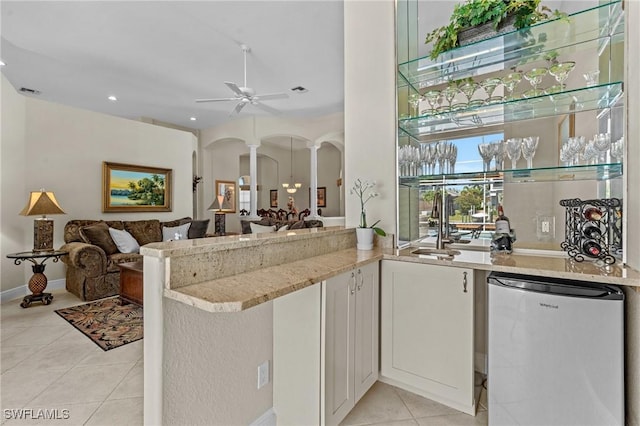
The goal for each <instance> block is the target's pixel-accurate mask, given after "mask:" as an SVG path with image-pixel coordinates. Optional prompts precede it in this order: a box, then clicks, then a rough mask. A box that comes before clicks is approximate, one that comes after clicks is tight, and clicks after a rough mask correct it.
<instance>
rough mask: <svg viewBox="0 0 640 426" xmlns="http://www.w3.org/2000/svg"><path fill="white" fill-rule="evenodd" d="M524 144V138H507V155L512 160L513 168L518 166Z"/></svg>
mask: <svg viewBox="0 0 640 426" xmlns="http://www.w3.org/2000/svg"><path fill="white" fill-rule="evenodd" d="M521 145H522V138H509V139H507V155H508V156H509V159H510V160H511V168H512V169H515V168H517V164H518V160H519V159H520V154H521V153H522V149H521V148H520V146H521Z"/></svg>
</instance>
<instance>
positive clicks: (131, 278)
mask: <svg viewBox="0 0 640 426" xmlns="http://www.w3.org/2000/svg"><path fill="white" fill-rule="evenodd" d="M118 268H120V297H122V298H123V299H126V300H128V301H131V302H133V303H137V304H138V305H142V304H143V301H144V296H143V295H144V289H143V287H144V281H143V275H144V264H143V263H142V261H139V262H127V263H119V264H118Z"/></svg>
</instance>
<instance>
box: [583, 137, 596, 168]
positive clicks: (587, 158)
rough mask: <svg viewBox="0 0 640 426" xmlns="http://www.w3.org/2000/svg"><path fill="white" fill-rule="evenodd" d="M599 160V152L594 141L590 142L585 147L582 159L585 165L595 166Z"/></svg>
mask: <svg viewBox="0 0 640 426" xmlns="http://www.w3.org/2000/svg"><path fill="white" fill-rule="evenodd" d="M597 158H598V150H597V149H596V147H595V145H594V143H593V141H592V140H591V141H589V143H588V144H586V146H585V147H584V151H582V153H581V154H580V159H581V160H582V161H583V163H584V164H595V163H596V159H597Z"/></svg>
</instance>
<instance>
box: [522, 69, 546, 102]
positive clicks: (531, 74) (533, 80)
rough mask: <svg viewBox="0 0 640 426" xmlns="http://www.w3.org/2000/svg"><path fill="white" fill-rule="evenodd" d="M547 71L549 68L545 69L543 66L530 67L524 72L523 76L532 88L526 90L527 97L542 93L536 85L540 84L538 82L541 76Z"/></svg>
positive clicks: (540, 80)
mask: <svg viewBox="0 0 640 426" xmlns="http://www.w3.org/2000/svg"><path fill="white" fill-rule="evenodd" d="M548 71H549V70H547V69H546V68H544V67H541V68H532V69H530V70H529V71H527V72H526V73H525V74H524V78H525V79H526V80H527V81H528V82H529V84H531V86H532V87H533V89H532V90H530V91H527V94H528V95H527V98H532V97H535V96H540V95H543V94H544V92H543V91H542V90H540V89H538V86H539V85H540V83H542V77H544V76H545V75H547V72H548Z"/></svg>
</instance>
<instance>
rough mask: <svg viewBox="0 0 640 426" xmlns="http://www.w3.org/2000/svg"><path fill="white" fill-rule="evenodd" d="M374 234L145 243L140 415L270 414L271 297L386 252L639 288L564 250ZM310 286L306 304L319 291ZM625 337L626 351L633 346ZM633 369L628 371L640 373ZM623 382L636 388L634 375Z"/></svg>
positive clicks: (637, 277)
mask: <svg viewBox="0 0 640 426" xmlns="http://www.w3.org/2000/svg"><path fill="white" fill-rule="evenodd" d="M381 243H382V244H381V246H379V247H377V248H376V249H374V250H372V251H358V250H355V248H354V247H355V232H354V230H353V229H343V228H317V229H312V230H301V231H296V232H288V233H283V235H277V234H276V233H274V234H257V235H240V236H230V237H219V238H211V239H202V240H185V241H176V242H169V243H154V244H150V245H147V246H145V247H143V248H142V250H141V251H142V253H143V254H144V255H145V260H144V262H145V264H144V268H145V274H144V286H145V289H144V297H145V300H144V302H145V334H146V336H145V424H162V423H165V424H173V423H180V422H183V423H184V422H185V421H187V422H191V423H207V424H215V423H218V424H221V423H227V424H230V423H233V424H251V423H256V424H257V423H261V422H263V421H264V422H266V423H268V422H269V419H275V414H274V413H273V411H272V407H273V406H274V398H275V399H277V398H276V397H275V396H274V390H273V384H272V383H271V382H270V381H268V383H267V384H266V385H265V386H263V387H261V388H260V389H256V388H257V386H256V367H257V366H259V365H262V364H263V363H264V362H265V361H271V362H273V363H274V364H277V360H275V359H274V357H275V356H276V354H278V353H280V351H279V350H278V349H277V348H274V343H273V342H274V301H276V300H287V299H286V298H287V297H288V296H293V295H298V294H300V295H302V294H303V291H304V290H305V289H312V288H316V287H317V286H316V284H319V283H322V282H325V280H328V279H331V278H332V277H337V276H340V275H341V274H345V273H347V272H349V271H350V270H353V269H354V268H359V267H364V266H366V265H369V264H371V263H375V262H378V261H380V260H383V259H384V260H395V261H403V262H411V263H425V264H437V265H443V266H448V267H454V268H458V267H459V268H471V269H474V270H480V271H491V270H499V271H503V272H513V273H524V274H531V275H542V276H555V277H560V278H569V279H577V280H586V281H600V282H606V283H610V284H618V285H623V286H626V287H628V288H634V289H640V273H638V271H635V270H633V269H631V268H626V267H623V266H620V265H612V266H609V267H607V268H602V267H596V266H595V265H594V264H592V263H586V262H585V263H584V264H579V265H576V264H575V262H572V261H570V260H569V259H567V258H566V257H565V256H555V257H554V256H537V255H533V254H529V253H527V254H513V255H501V256H493V257H492V256H491V255H490V253H487V252H481V251H471V250H468V251H466V250H461V255H459V256H456V257H455V258H454V259H452V260H442V259H437V258H434V257H431V256H418V255H415V254H412V253H411V251H412V250H411V249H403V250H397V249H393V248H392V247H393V241H392V240H391V239H388V240H384V239H383V240H382V241H381ZM425 278H427V277H425ZM383 285H384V283H383ZM310 291H312V290H310ZM316 293H317V294H318V296H314V297H316V298H315V299H313V301H312V302H310V305H309V306H310V307H312V306H314V305H313V303H316V302H317V301H318V300H319V299H318V298H320V296H319V294H320V293H318V292H316ZM632 293H633V295H631V296H632V297H630V298H629V299H633V300H632V301H630V302H631V303H630V305H631V308H632V310H633V309H635V310H636V311H637V309H638V306H637V303H638V297H637V295H638V291H634V292H632ZM320 299H321V298H320ZM310 300H311V299H310ZM317 309H318V310H319V309H320V307H318V308H317ZM275 316H276V317H277V316H278V315H277V313H276V314H275ZM296 321H297V318H293V317H292V318H290V319H289V322H291V323H296ZM300 324H303V321H300ZM630 333H637V330H631V331H630ZM276 334H277V333H276ZM628 334H629V333H628ZM631 346H632V345H630V346H629V348H628V351H629V350H638V348H636V347H631ZM634 368H635V367H634ZM267 369H269V367H267ZM631 372H632V371H628V372H627V377H628V378H629V377H634V374H635V377H637V376H638V374H637V372H636V373H634V374H631ZM272 373H273V372H272ZM628 384H629V383H628ZM630 385H631V389H632V390H631V391H630V392H632V394H635V395H636V397H637V395H638V394H637V387H638V384H637V383H636V384H633V383H631V384H630ZM633 392H635V393H633ZM628 393H629V392H628ZM627 398H629V395H628V397H627Z"/></svg>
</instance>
